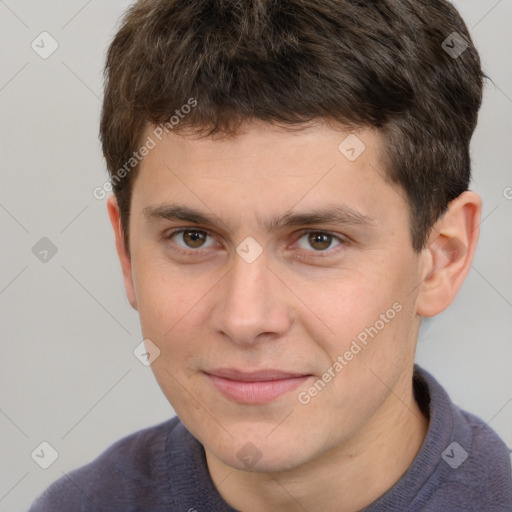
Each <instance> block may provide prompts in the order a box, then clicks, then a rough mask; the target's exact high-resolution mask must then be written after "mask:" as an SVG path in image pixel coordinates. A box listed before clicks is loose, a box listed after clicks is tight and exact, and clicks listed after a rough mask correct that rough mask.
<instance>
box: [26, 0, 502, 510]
mask: <svg viewBox="0 0 512 512" xmlns="http://www.w3.org/2000/svg"><path fill="white" fill-rule="evenodd" d="M106 77H107V82H106V87H105V99H104V105H103V113H102V119H101V138H102V143H103V151H104V154H105V158H106V161H107V166H108V169H109V172H110V176H111V182H112V185H113V190H114V196H112V197H111V198H110V199H109V201H108V212H109V216H110V219H111V222H112V226H113V228H114V233H115V239H116V246H117V251H118V254H119V259H120V263H121V267H122V271H123V276H124V282H125V287H126V292H127V296H128V299H129V301H130V303H131V305H132V306H133V307H134V308H135V309H136V310H137V311H138V313H139V315H140V321H141V327H142V332H143V335H144V338H145V346H146V354H145V355H146V357H147V358H148V360H149V361H150V362H151V365H152V369H153V371H154V374H155V376H156V379H157V381H158V383H159V385H160V387H161V388H162V391H163V392H164V394H165V396H166V397H167V398H168V400H169V402H170V403H171V405H172V406H173V408H174V409H175V411H176V413H177V417H176V418H173V419H171V420H169V421H168V422H166V423H164V424H161V425H158V426H156V427H151V428H149V429H146V430H144V431H141V432H137V433H135V434H133V435H132V436H130V437H128V438H126V439H123V440H121V441H119V442H118V443H116V444H115V445H114V446H112V447H111V448H110V449H108V450H107V451H106V452H105V453H104V454H102V455H101V456H100V457H99V458H97V459H96V460H95V461H93V462H92V463H91V464H89V465H88V466H85V467H84V468H81V469H79V470H77V471H75V472H73V473H71V474H69V475H67V476H66V477H64V478H63V479H61V480H60V481H58V482H57V483H55V484H54V485H53V486H52V487H50V489H49V490H48V491H47V492H46V493H45V494H43V495H42V496H41V497H40V498H39V499H38V500H37V502H36V503H35V504H34V505H33V507H32V509H31V510H32V511H42V510H48V511H50V510H51V511H53V512H55V511H60V510H62V511H64V510H65V511H69V510H87V511H89V510H102V511H103V510H105V511H119V512H121V511H123V512H126V511H135V510H144V511H164V510H165V511H168V510H172V511H189V512H191V511H197V512H200V511H215V512H219V511H233V510H243V511H244V512H245V511H247V512H263V511H308V512H315V511H320V510H321V511H325V510H328V511H331V510H332V511H343V512H354V511H359V510H365V511H370V512H376V511H398V510H407V511H423V510H425V511H439V510H443V511H445V510H449V511H452V510H465V511H466V510H473V511H506V510H509V511H510V510H512V484H511V477H510V462H509V456H508V451H507V449H506V447H505V445H504V444H503V443H502V441H501V440H500V439H499V438H498V437H497V435H496V434H495V433H494V432H493V431H492V430H491V429H490V427H488V426H487V425H485V423H484V422H482V421H481V420H480V419H478V418H476V417H474V416H472V415H471V414H469V413H466V412H463V411H461V410H460V409H458V408H457V407H456V406H455V405H454V404H453V403H452V402H451V401H450V399H449V398H448V396H447V395H446V393H445V391H444V390H443V389H442V387H441V386H440V385H439V384H438V383H437V382H436V381H435V380H434V379H433V377H432V376H430V375H429V374H427V373H426V372H425V371H423V370H421V369H420V368H419V367H415V366H414V353H415V346H416V341H417V337H418V330H419V326H420V321H421V318H422V317H431V316H434V315H437V314H438V313H440V312H441V311H443V310H444V309H445V308H446V307H448V305H449V304H450V303H451V302H452V300H453V299H454V297H455V295H456V293H457V291H458V290H459V288H460V286H461V284H462V282H463V280H464V278H465V276H466V274H467V272H468V270H469V268H470V265H471V261H472V258H473V254H474V251H475V247H476V243H477V238H478V226H479V220H480V210H481V201H480V199H479V197H478V195H477V194H475V193H474V192H471V191H468V185H469V180H470V160H469V142H470V139H471V135H472V133H473V130H474V128H475V125H476V120H477V113H478V109H479V106H480V102H481V94H482V72H481V68H480V63H479V58H478V55H477V53H476V50H475V49H474V47H473V45H472V43H471V38H470V36H469V34H468V32H467V29H466V27H465V25H464V22H463V21H462V20H461V18H460V16H459V15H458V13H457V12H456V10H455V9H454V8H453V6H452V5H451V4H449V3H448V2H446V1H443V0H436V1H426V0H419V1H415V2H412V1H407V0H382V1H380V2H371V1H358V2H355V1H348V0H322V1H320V0H288V1H280V2H276V1H270V0H251V1H244V2H241V1H239V0H238V1H237V0H215V1H204V0H187V1H185V0H182V1H179V0H174V1H172V0H168V1H157V0H145V1H139V2H137V3H136V4H134V5H133V6H132V8H131V9H130V10H129V11H128V12H127V14H126V16H125V18H124V20H123V24H122V26H121V28H120V30H119V31H118V33H117V35H116V36H115V38H114V40H113V42H112V44H111V46H110V49H109V52H108V57H107V65H106Z"/></svg>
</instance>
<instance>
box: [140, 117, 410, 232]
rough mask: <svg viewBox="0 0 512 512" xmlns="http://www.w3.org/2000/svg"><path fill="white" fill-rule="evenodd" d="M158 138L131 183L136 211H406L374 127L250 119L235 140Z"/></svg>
mask: <svg viewBox="0 0 512 512" xmlns="http://www.w3.org/2000/svg"><path fill="white" fill-rule="evenodd" d="M147 137H152V132H151V129H150V128H148V129H147V131H146V134H145V136H144V139H146V138H147ZM155 142H156V144H155V146H154V148H153V149H151V151H150V152H149V153H148V154H147V155H146V156H145V158H144V159H143V161H142V162H141V165H140V169H139V172H138V175H137V177H136V180H135V183H134V190H133V201H134V204H135V207H137V208H139V210H140V212H141V213H142V212H143V211H144V210H145V211H146V213H147V209H148V206H149V207H150V208H158V207H163V206H165V205H169V204H170V203H179V204H181V205H187V206H189V207H191V208H194V209H195V210H196V211H197V210H202V211H204V212H205V213H206V214H211V213H214V214H215V215H218V216H222V215H225V216H229V215H233V213H234V212H236V214H237V217H240V216H242V217H243V216H244V215H247V216H248V217H250V218H252V219H255V218H257V219H259V220H260V221H261V219H263V218H264V217H267V218H268V219H271V218H272V217H274V218H275V217H276V216H277V214H278V213H282V212H283V211H287V212H291V211H295V210H300V211H308V210H318V209H319V206H321V205H322V204H326V203H328V204H329V205H331V206H332V207H337V206H340V207H342V208H345V209H346V210H352V211H353V212H356V213H357V212H358V213H360V214H361V215H362V216H366V217H368V218H376V219H379V218H380V217H382V210H385V209H388V210H389V208H390V205H392V204H393V203H394V207H395V208H399V209H400V208H401V209H403V210H406V209H407V207H406V204H405V202H404V200H403V197H402V195H401V194H400V193H397V191H396V190H395V189H393V188H392V187H391V186H390V185H389V183H388V181H387V180H386V179H384V177H385V169H384V165H383V161H382V158H381V154H382V149H383V148H382V144H383V142H382V139H381V135H380V134H379V133H378V132H377V131H375V130H370V129H360V130H357V131H356V132H351V131H349V130H347V129H336V128H332V127H327V126H325V125H321V124H310V125H306V126H303V127H301V128H300V129H293V130H291V129H289V128H282V127H275V126H271V125H269V124H267V123H262V122H253V123H250V124H245V125H243V126H242V127H241V130H240V132H239V133H238V134H237V135H235V136H232V137H222V138H221V137H200V136H198V135H193V134H186V133H181V132H178V133H172V132H170V133H168V134H166V135H164V136H163V137H162V138H161V140H155ZM271 223H272V222H271V221H270V220H269V222H267V226H268V225H270V224H271Z"/></svg>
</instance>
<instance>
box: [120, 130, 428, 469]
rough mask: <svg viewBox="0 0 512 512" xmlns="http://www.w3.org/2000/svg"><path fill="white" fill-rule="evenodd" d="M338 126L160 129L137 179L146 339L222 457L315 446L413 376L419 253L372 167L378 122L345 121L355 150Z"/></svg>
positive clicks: (160, 373)
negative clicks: (223, 135)
mask: <svg viewBox="0 0 512 512" xmlns="http://www.w3.org/2000/svg"><path fill="white" fill-rule="evenodd" d="M148 133H150V132H148ZM348 135H349V132H343V131H342V130H336V129H333V128H327V127H325V126H320V125H309V126H308V127H305V128H304V129H302V130H298V131H289V130H285V129H280V128H274V127H270V126H268V125H265V124H263V123H253V124H251V125H245V126H244V131H243V133H241V134H240V135H238V136H236V137H235V138H231V139H217V140H215V139H211V138H198V137H191V136H186V135H174V134H172V133H171V134H169V135H168V136H167V137H166V138H165V139H164V140H163V141H162V142H160V143H159V144H158V145H157V146H156V147H155V148H154V149H152V150H151V151H150V152H149V154H148V155H147V156H146V157H145V159H144V160H143V162H142V164H141V167H140V170H139V174H138V175H137V178H136V180H135V182H134V186H133V197H132V205H131V218H130V225H129V232H130V248H131V271H130V281H131V283H132V284H129V285H128V288H129V294H130V296H131V298H132V303H133V305H134V306H135V307H137V309H138V311H139V314H140V320H141V326H142V332H143V336H144V338H146V339H149V340H151V342H152V343H154V344H155V345H156V346H157V347H158V348H159V350H160V355H159V357H157V358H156V360H155V361H154V362H153V364H152V369H153V371H154V374H155V376H156V379H157V381H158V383H159V385H160V387H161V388H162V390H163V392H164V394H165V396H166V397H167V399H168V400H169V402H170V403H171V405H172V406H173V407H174V409H175V411H176V413H177V414H178V416H179V417H180V418H181V420H182V422H183V423H184V424H185V426H186V427H187V428H188V429H189V431H190V432H191V433H192V434H193V435H194V436H195V437H196V438H197V439H198V440H199V441H200V442H201V443H203V445H204V446H205V448H206V449H207V451H208V452H209V453H211V454H213V455H214V456H215V457H217V458H218V459H219V460H221V461H223V462H224V463H226V464H228V465H230V466H233V467H236V468H241V469H244V468H247V467H249V466H251V467H252V466H253V468H252V469H253V470H254V471H257V470H264V471H270V470H283V469H287V468H293V467H298V466H300V465H301V464H305V463H307V462H310V461H313V460H314V459H315V458H316V457H318V456H320V455H322V454H325V453H326V452H328V451H329V450H331V449H333V448H335V447H337V446H341V445H348V444H350V442H351V441H353V440H354V439H356V438H357V437H358V436H361V433H362V432H364V430H365V428H367V426H368V425H369V424H371V422H372V421H374V420H375V418H377V417H384V416H386V415H387V416H390V415H393V414H394V411H393V407H396V404H397V403H398V401H397V400H396V399H395V400H390V396H391V395H392V394H395V395H396V394H397V395H398V396H400V394H402V393H404V392H405V391H404V390H405V389H406V388H407V387H409V388H410V375H411V369H412V365H413V358H414V347H415V340H416V337H417V330H418V324H419V322H418V315H417V313H416V299H417V294H416V289H417V286H418V283H419V282H420V280H421V277H420V276H421V272H422V269H421V258H420V257H419V255H418V254H417V253H415V252H414V251H413V249H412V245H411V239H410V224H409V222H410V221H409V208H408V206H407V204H406V202H405V200H404V194H403V193H401V192H400V191H397V189H396V188H394V187H393V186H392V185H390V184H389V183H388V182H386V181H385V180H384V179H383V177H382V176H383V175H384V168H383V163H382V161H381V158H380V156H379V155H380V151H381V144H382V141H381V140H380V137H379V134H378V133H375V132H373V131H370V130H360V131H358V132H357V134H356V135H357V137H358V138H359V139H360V141H363V143H364V145H365V149H364V151H363V152H362V153H361V154H360V155H359V156H357V153H358V152H359V150H360V147H359V146H357V147H356V146H354V144H348V143H347V142H345V143H344V144H342V145H341V147H342V150H343V148H345V150H344V151H340V149H339V148H338V147H339V146H340V143H342V142H343V141H344V139H345V138H346V137H347V136H348ZM353 140H355V139H353V136H352V139H348V141H353ZM347 144H348V146H349V147H350V146H354V148H355V150H354V151H350V149H348V150H347V149H346V146H347ZM354 155H355V156H357V158H355V159H354ZM347 156H349V157H350V158H347ZM131 286H133V290H131ZM251 461H257V464H254V462H251Z"/></svg>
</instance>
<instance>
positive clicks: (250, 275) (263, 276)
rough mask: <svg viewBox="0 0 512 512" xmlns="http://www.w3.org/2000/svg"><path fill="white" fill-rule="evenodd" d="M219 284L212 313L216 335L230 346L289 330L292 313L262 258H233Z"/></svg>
mask: <svg viewBox="0 0 512 512" xmlns="http://www.w3.org/2000/svg"><path fill="white" fill-rule="evenodd" d="M220 284H221V286H220V287H219V289H218V290H217V291H218V293H217V296H216V299H218V300H217V301H216V305H215V307H214V309H213V313H212V315H213V318H212V321H213V326H214V329H215V331H216V332H217V333H219V334H221V335H222V336H224V337H226V338H228V339H229V340H231V341H232V342H233V343H236V344H239V345H246V346H251V345H253V344H255V343H257V342H259V341H263V340H269V339H277V338H279V337H282V336H284V335H285V334H286V333H287V332H288V331H289V329H290V326H291V324H292V310H291V308H290V307H288V305H287V303H286V296H285V295H284V293H283V290H282V284H280V282H279V280H278V279H277V278H276V276H275V275H274V274H273V273H272V272H271V271H270V270H269V268H267V260H266V258H265V256H264V255H261V256H260V257H259V258H258V259H257V260H256V261H254V262H252V263H247V262H246V261H244V260H243V259H242V258H240V257H238V256H235V261H234V263H233V266H232V268H231V270H230V271H229V272H228V274H227V275H226V276H225V278H224V279H223V281H222V283H220Z"/></svg>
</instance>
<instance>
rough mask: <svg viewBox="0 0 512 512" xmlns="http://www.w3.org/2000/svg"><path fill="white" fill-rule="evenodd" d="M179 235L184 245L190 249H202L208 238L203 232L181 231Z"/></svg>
mask: <svg viewBox="0 0 512 512" xmlns="http://www.w3.org/2000/svg"><path fill="white" fill-rule="evenodd" d="M181 235H182V240H183V242H184V243H185V245H186V246H187V247H190V248H191V249H197V248H199V247H202V246H203V245H204V244H205V242H206V238H207V236H208V235H207V234H206V233H205V232H204V231H183V232H182V234H181Z"/></svg>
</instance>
